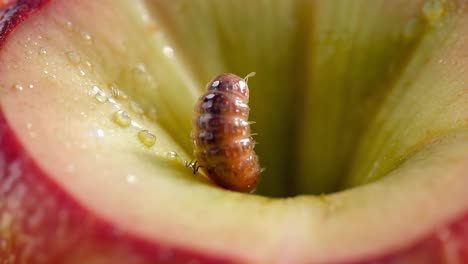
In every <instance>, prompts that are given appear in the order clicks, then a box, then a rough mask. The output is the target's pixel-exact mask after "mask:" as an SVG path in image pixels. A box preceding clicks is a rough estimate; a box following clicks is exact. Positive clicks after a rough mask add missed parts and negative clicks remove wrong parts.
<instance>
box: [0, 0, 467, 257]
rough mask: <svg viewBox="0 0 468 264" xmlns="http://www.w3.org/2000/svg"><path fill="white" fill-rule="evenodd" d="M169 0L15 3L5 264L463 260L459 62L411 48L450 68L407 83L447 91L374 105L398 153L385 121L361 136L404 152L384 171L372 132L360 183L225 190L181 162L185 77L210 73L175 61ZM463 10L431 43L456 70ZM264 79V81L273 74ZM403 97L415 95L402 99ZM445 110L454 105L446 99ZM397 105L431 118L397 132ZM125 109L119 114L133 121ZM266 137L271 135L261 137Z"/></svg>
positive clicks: (191, 80)
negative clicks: (307, 190) (314, 190)
mask: <svg viewBox="0 0 468 264" xmlns="http://www.w3.org/2000/svg"><path fill="white" fill-rule="evenodd" d="M450 3H452V2H450ZM167 5H168V2H166V4H164V3H163V2H158V1H156V2H153V3H149V2H145V1H134V0H128V1H124V0H121V1H111V0H103V1H92V0H69V1H65V0H54V1H52V0H51V1H46V0H43V1H20V2H18V3H16V4H15V5H13V6H11V7H10V9H9V11H8V12H6V13H4V14H8V15H7V16H2V17H3V18H2V24H1V27H0V28H1V33H2V34H1V37H0V41H1V42H0V47H1V49H0V62H1V63H0V76H2V78H1V80H0V87H1V97H0V108H1V113H0V135H1V137H0V146H1V147H0V149H1V150H0V158H1V159H0V160H1V164H2V165H3V166H2V167H1V168H2V170H3V173H2V174H1V177H2V181H1V182H0V197H1V200H0V201H1V203H0V239H1V241H0V243H1V244H0V256H2V259H5V260H7V261H10V262H12V263H21V262H25V263H83V262H84V263H155V262H156V263H457V261H458V262H459V263H463V262H464V261H467V260H468V255H467V252H468V243H467V241H465V240H466V238H467V237H468V234H466V232H467V231H466V230H467V228H466V227H465V226H466V224H467V223H468V198H467V197H466V186H468V175H467V174H466V171H468V164H467V163H466V160H467V159H468V151H467V149H468V148H467V147H468V131H467V130H466V129H464V128H463V126H458V127H455V128H454V129H446V130H442V129H439V127H452V126H449V125H448V124H458V123H457V122H459V120H462V119H463V118H465V116H466V115H465V112H464V111H463V110H465V108H466V107H465V108H463V107H462V102H463V101H462V99H460V100H459V101H457V100H455V101H453V100H450V99H458V98H459V97H457V96H455V95H463V93H462V92H463V89H462V88H463V85H462V84H463V83H464V80H465V78H467V77H464V76H462V75H461V74H460V71H450V69H449V68H448V67H444V66H440V65H439V63H438V61H437V60H436V61H429V62H426V61H425V60H424V59H425V57H424V56H423V55H424V54H423V55H421V56H420V57H421V58H419V57H417V56H416V59H415V60H414V61H412V63H414V64H416V65H420V64H418V62H419V61H418V59H419V60H421V61H424V63H426V64H425V65H429V66H427V68H426V69H428V70H427V71H426V72H424V71H423V72H422V73H421V72H420V73H419V76H423V77H424V78H429V77H427V76H429V75H434V76H436V77H437V76H438V75H439V74H440V75H444V76H445V77H444V78H445V79H444V78H442V80H446V82H445V83H442V84H441V85H440V86H431V85H430V83H429V82H428V81H425V82H424V78H423V77H419V78H420V79H416V81H418V83H420V84H427V86H426V87H430V88H432V89H431V92H433V93H434V94H436V95H437V94H439V93H436V92H440V94H441V95H443V96H442V97H441V98H442V99H444V100H440V101H438V102H436V103H431V104H428V105H427V106H426V105H425V104H423V103H414V97H415V96H423V95H426V94H425V93H424V92H421V91H424V90H421V89H423V88H422V87H421V86H411V87H410V88H411V89H409V88H408V85H406V86H405V85H403V84H402V85H401V86H398V85H396V86H395V87H397V89H395V91H394V93H395V94H392V95H393V96H392V95H389V96H388V97H386V98H389V99H388V100H383V101H384V102H383V103H382V107H381V108H380V109H381V111H380V112H379V114H380V115H381V116H385V117H389V118H388V121H389V125H394V126H395V127H397V128H398V129H395V131H402V132H400V134H399V133H396V132H395V134H392V136H394V137H395V138H396V139H400V140H403V143H401V144H398V146H397V148H395V147H394V145H391V144H390V145H389V144H388V143H386V142H385V141H384V138H385V137H384V136H385V133H390V132H392V131H393V130H391V129H390V128H388V127H384V128H385V129H384V130H383V132H380V130H378V129H377V128H378V126H379V125H381V124H380V123H378V122H377V121H378V120H379V119H376V120H377V121H375V122H374V123H372V122H371V123H370V127H371V128H370V129H369V130H368V131H370V132H368V134H367V136H368V138H376V141H375V142H379V143H381V142H383V143H381V145H380V146H382V147H383V149H390V150H392V151H395V152H398V153H403V154H405V153H406V155H403V156H401V155H400V156H399V155H393V156H392V157H398V158H400V157H403V159H401V160H399V163H398V166H395V167H394V168H392V169H391V170H390V169H386V168H385V166H388V165H387V164H392V163H385V162H383V161H382V160H385V158H388V156H385V154H386V153H388V152H385V153H383V154H382V153H380V154H379V153H378V154H379V155H380V156H381V157H383V158H382V159H381V160H371V159H370V158H369V156H367V154H366V153H367V150H369V149H371V150H372V148H373V147H374V146H373V145H372V144H371V142H370V141H371V140H370V139H368V140H367V137H366V139H365V140H364V143H363V144H362V147H361V149H360V150H359V151H360V152H359V153H358V156H357V158H356V159H357V160H360V159H361V160H362V162H356V164H357V165H356V166H357V167H356V168H354V169H353V171H356V173H355V175H358V176H356V177H354V176H350V177H349V179H348V180H347V183H346V184H347V185H348V186H357V187H355V188H352V189H346V190H343V191H340V192H336V193H333V194H327V195H323V196H315V195H300V196H297V197H294V198H268V197H264V196H258V195H247V194H240V193H236V192H230V191H227V190H223V189H220V188H219V187H216V186H215V185H213V184H212V183H211V182H209V181H208V180H207V179H206V178H204V177H203V176H202V175H195V176H194V175H192V174H191V170H190V169H189V168H186V167H185V166H184V164H183V162H182V161H183V160H189V159H190V157H191V154H190V153H191V142H190V136H189V131H190V129H191V127H190V120H191V116H192V110H193V104H192V103H194V102H195V100H196V98H197V97H198V96H199V95H200V94H201V92H202V90H201V88H202V87H203V83H202V81H203V80H198V79H203V78H197V77H195V76H197V75H196V74H194V72H196V70H199V71H203V69H196V70H190V69H189V66H187V65H190V63H181V60H182V59H180V58H179V57H178V55H179V53H178V52H179V51H181V49H179V48H177V47H178V46H176V45H172V43H171V42H170V41H169V39H170V38H169V37H168V36H166V35H165V34H164V33H162V32H161V31H159V30H157V29H158V27H159V26H162V25H165V24H164V22H159V21H164V19H165V18H164V17H163V16H162V15H157V14H158V13H157V10H164V7H165V6H166V7H167ZM158 8H160V9H158ZM150 10H153V11H150ZM4 12H5V11H4ZM167 13H168V14H170V12H167ZM83 14H86V16H83ZM90 18H92V19H90ZM156 18H159V19H160V20H157V19H156ZM456 18H457V19H456V23H454V24H450V25H451V26H452V28H454V29H453V30H454V31H455V30H456V32H457V34H456V35H451V37H452V39H450V38H448V39H449V40H448V43H452V44H451V45H447V46H446V47H445V49H440V50H439V53H438V56H440V57H441V58H444V59H445V60H447V61H450V62H451V65H455V66H456V67H455V66H453V67H455V68H457V69H459V67H461V68H463V66H464V65H465V64H466V62H463V61H462V60H461V59H460V58H459V56H458V55H459V54H458V53H454V52H451V50H452V49H453V48H455V47H456V48H458V49H460V48H462V47H463V46H466V45H465V44H466V43H467V42H468V39H467V37H465V36H468V34H466V33H468V32H467V31H468V17H467V16H466V14H465V13H463V12H459V13H457V16H456ZM157 21H158V22H157ZM165 21H168V20H165ZM159 23H161V24H159ZM171 24H172V25H177V23H171ZM166 27H169V26H166ZM174 30H175V29H174ZM434 34H435V33H434ZM436 35H437V34H436ZM442 35H443V34H442ZM427 39H428V40H427V42H428V43H425V42H424V41H422V42H421V43H422V44H421V45H429V46H430V44H431V41H434V39H437V38H435V37H434V38H432V37H430V34H429V35H428V37H427ZM178 43H179V45H182V44H180V43H182V42H181V41H179V42H178ZM186 52H187V54H189V53H190V50H188V51H186ZM187 56H188V57H190V55H187ZM191 58H192V59H193V58H196V57H191ZM272 60H274V58H272ZM188 61H189V60H188ZM275 62H278V61H275ZM463 63H464V64H463ZM438 67H439V68H438ZM408 68H409V69H414V68H415V66H411V67H409V66H408ZM207 72H209V71H207ZM220 72H221V70H220ZM434 73H435V74H434ZM204 74H205V73H200V75H198V76H203V75H204ZM403 76H405V75H403ZM455 77H459V78H456V80H457V82H455V81H453V80H454V78H455ZM263 78H265V77H263ZM407 78H409V76H408V77H407ZM415 78H416V77H415ZM432 78H435V77H432ZM208 79H209V78H208ZM267 79H268V80H266V79H261V80H262V81H263V80H264V81H265V82H266V83H269V82H272V81H271V77H269V78H267ZM429 80H433V79H429ZM283 81H284V80H283ZM419 81H421V82H419ZM256 82H257V83H263V82H260V81H255V79H252V84H251V85H250V86H251V87H258V90H257V93H260V92H264V93H268V92H270V90H268V89H278V90H274V91H271V92H272V93H278V91H280V90H281V89H285V88H282V87H276V86H269V85H265V86H261V85H255V83H256ZM311 83H313V82H311ZM116 87H119V90H116ZM272 87H273V88H272ZM275 87H276V88H275ZM413 87H416V88H413ZM252 89H254V88H252ZM418 89H419V90H418ZM404 91H416V92H414V94H410V96H402V95H399V93H402V92H404ZM417 91H419V92H417ZM426 91H427V90H426ZM444 91H445V92H444ZM447 91H448V92H447ZM283 92H284V91H283ZM124 93H125V94H124ZM400 96H401V97H400ZM181 98H183V99H181ZM395 98H397V99H395ZM429 99H430V98H429ZM255 100H261V98H258V99H255ZM275 100H277V98H276V99H275ZM267 102H268V101H267ZM398 102H400V103H398ZM401 102H403V103H401ZM252 103H254V99H252ZM270 103H272V102H270ZM267 105H268V104H266V106H267ZM408 105H412V106H414V109H410V107H409V106H408ZM453 105H456V106H458V107H457V108H450V107H451V106H453ZM460 105H461V106H460ZM253 106H255V104H254V105H253ZM266 106H264V107H266ZM434 106H438V107H439V108H436V109H438V110H440V111H439V112H437V113H438V114H439V115H435V114H436V113H434V112H433V111H432V112H431V111H429V110H430V109H426V108H425V107H427V108H429V107H434ZM270 107H271V105H270ZM402 107H404V109H410V110H408V112H407V113H408V115H407V116H409V117H412V116H414V115H412V114H413V113H421V111H423V110H425V112H424V113H428V114H427V116H421V117H420V118H418V119H416V120H419V123H418V122H416V123H417V124H416V125H413V126H409V127H410V128H411V129H408V130H404V129H403V128H405V127H406V126H407V125H408V123H410V121H413V120H414V119H408V118H407V119H404V118H403V119H402V114H401V113H400V114H397V113H399V111H403V109H402ZM119 110H123V111H125V112H126V113H128V115H129V116H130V118H131V121H132V122H131V123H130V124H129V123H128V122H127V121H128V120H127V119H126V117H125V116H122V115H119V114H118V113H119ZM442 110H446V111H442ZM449 110H450V111H449ZM455 110H456V111H455ZM142 112H145V114H143V113H142ZM270 115H271V113H270ZM260 116H261V115H260ZM434 117H438V119H437V118H434ZM452 117H453V119H451V118H452ZM260 120H261V119H260ZM399 120H403V121H405V122H403V121H402V122H401V123H398V122H397V121H399ZM408 120H409V121H408ZM434 120H435V121H436V122H432V123H434V124H436V125H434V126H431V123H430V122H429V121H434ZM423 121H424V122H423ZM421 127H429V128H433V129H434V130H433V131H435V132H431V133H432V134H431V133H429V134H430V135H431V137H421V135H420V134H417V133H416V132H415V131H422V132H421V133H423V134H424V135H426V134H427V133H426V132H427V131H426V130H421ZM304 129H305V131H308V129H307V128H304ZM142 130H148V131H150V133H152V134H153V135H155V136H156V141H155V142H154V144H152V142H151V141H144V140H143V141H142V140H141V138H139V136H138V135H139V133H140V132H141V131H142ZM263 131H268V130H262V131H259V132H263ZM389 131H390V132H389ZM441 131H442V132H444V133H442V132H441ZM436 132H437V133H436ZM380 133H383V134H380ZM425 133H426V134H425ZM434 135H435V136H434ZM422 139H424V140H422ZM366 141H369V143H367V142H366ZM148 142H149V143H148ZM418 142H422V143H421V144H416V143H418ZM307 143H308V144H309V143H310V142H308V141H307ZM369 146H370V147H369ZM377 147H378V146H376V148H377ZM392 147H393V148H392ZM405 151H406V152H405ZM371 153H373V152H371ZM390 153H391V152H390ZM408 153H410V154H411V155H409V154H408ZM304 155H305V154H304ZM379 155H377V157H378V156H379ZM261 157H262V156H261ZM280 157H281V156H280ZM276 159H277V158H276ZM372 161H375V162H376V164H377V165H376V166H377V167H378V164H383V165H382V166H383V167H378V168H379V170H381V171H384V172H385V173H380V174H385V176H386V177H384V178H380V179H379V180H378V181H374V182H371V183H368V184H366V185H360V184H359V183H362V182H367V181H366V180H362V179H359V177H360V176H359V175H361V173H360V172H361V171H364V172H368V171H371V172H372V170H366V169H365V168H366V166H368V165H369V164H372ZM379 161H380V162H381V163H378V162H379ZM268 162H271V160H267V163H268ZM361 164H362V168H361V167H359V166H361ZM358 165H359V166H358ZM267 169H268V167H267ZM357 172H359V173H357ZM298 173H300V174H301V172H298ZM274 174H275V172H273V173H272V175H274ZM265 177H267V176H265ZM372 178H373V177H371V179H372ZM358 185H359V186H358Z"/></svg>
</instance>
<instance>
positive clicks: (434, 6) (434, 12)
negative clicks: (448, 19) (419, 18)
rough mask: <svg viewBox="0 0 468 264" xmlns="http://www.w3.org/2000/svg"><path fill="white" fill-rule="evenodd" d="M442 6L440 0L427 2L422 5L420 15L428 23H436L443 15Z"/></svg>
mask: <svg viewBox="0 0 468 264" xmlns="http://www.w3.org/2000/svg"><path fill="white" fill-rule="evenodd" d="M444 11H445V10H444V6H443V4H442V3H441V1H440V0H428V1H427V2H426V3H424V6H423V8H422V13H423V16H424V18H426V20H427V21H428V22H429V23H434V22H436V21H437V20H438V19H439V18H441V17H442V15H443V14H444Z"/></svg>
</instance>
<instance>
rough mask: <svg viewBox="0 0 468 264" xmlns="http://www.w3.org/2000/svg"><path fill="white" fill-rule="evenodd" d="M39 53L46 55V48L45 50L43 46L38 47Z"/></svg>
mask: <svg viewBox="0 0 468 264" xmlns="http://www.w3.org/2000/svg"><path fill="white" fill-rule="evenodd" d="M39 55H41V56H45V55H47V50H46V49H45V48H43V47H42V48H40V49H39Z"/></svg>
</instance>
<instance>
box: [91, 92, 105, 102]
mask: <svg viewBox="0 0 468 264" xmlns="http://www.w3.org/2000/svg"><path fill="white" fill-rule="evenodd" d="M94 98H96V101H98V102H99V103H105V102H106V101H107V96H106V94H105V93H104V92H103V91H99V92H98V93H97V94H96V95H95V96H94Z"/></svg>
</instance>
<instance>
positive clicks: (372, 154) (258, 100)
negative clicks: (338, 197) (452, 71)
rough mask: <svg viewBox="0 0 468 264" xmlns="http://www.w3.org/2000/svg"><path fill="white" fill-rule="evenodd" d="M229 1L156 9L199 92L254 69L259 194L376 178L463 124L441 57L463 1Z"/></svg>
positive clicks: (331, 188)
mask: <svg viewBox="0 0 468 264" xmlns="http://www.w3.org/2000/svg"><path fill="white" fill-rule="evenodd" d="M209 8H212V10H214V11H213V12H212V13H210V15H200V14H204V13H203V12H205V11H206V10H208V9H209ZM221 8H222V5H218V4H212V5H207V6H203V7H200V8H198V9H192V10H189V9H184V5H183V4H180V5H171V4H164V3H162V2H158V5H154V8H153V9H152V11H153V13H154V14H155V16H156V17H157V18H158V19H159V21H160V22H161V23H162V25H163V30H164V31H165V32H166V33H167V34H168V36H169V37H170V39H171V40H172V41H173V45H174V47H175V48H176V53H177V54H178V55H179V56H180V57H179V58H180V59H181V60H182V61H183V62H185V63H186V65H188V67H189V70H190V72H191V73H192V74H193V76H194V77H195V78H196V81H197V87H198V89H199V94H201V93H202V91H203V89H204V85H205V83H207V81H208V80H210V79H211V78H212V77H213V76H215V75H217V74H218V73H220V72H233V73H236V74H238V75H241V76H242V75H246V74H248V73H249V72H251V71H255V72H256V73H257V75H256V76H255V77H253V78H251V79H250V80H249V87H250V90H251V98H250V106H251V120H252V121H255V122H256V124H255V125H253V126H252V129H253V131H254V132H255V133H257V134H258V135H257V136H255V140H256V141H257V142H259V145H257V147H256V150H257V153H258V154H259V157H260V161H261V164H262V166H263V167H264V168H265V169H266V170H265V172H264V173H263V176H262V179H261V183H260V185H259V187H258V190H257V194H260V195H266V196H274V197H288V196H295V195H299V194H323V193H331V192H336V191H340V190H343V189H347V188H350V187H353V186H358V185H362V184H365V183H368V182H372V181H375V180H377V179H380V178H382V177H384V176H385V175H387V174H388V173H389V172H390V171H392V170H393V169H394V168H396V167H397V166H398V165H399V164H400V163H401V162H402V160H405V159H406V158H407V157H408V156H410V155H411V154H412V153H414V151H415V150H416V149H418V148H421V146H424V145H425V142H427V141H429V140H430V139H431V138H433V137H437V136H439V135H442V134H444V133H445V132H446V130H450V129H453V128H456V127H460V126H462V123H464V121H463V119H462V118H461V117H460V116H457V115H451V113H450V112H449V111H448V110H447V107H448V105H449V104H453V103H454V102H453V101H452V100H454V98H453V97H451V96H453V94H450V93H451V92H449V90H448V89H447V88H448V86H449V83H451V82H452V80H453V79H451V78H452V77H444V78H442V79H441V76H446V72H447V71H448V69H449V68H450V65H447V63H445V64H444V63H441V62H446V61H447V60H448V58H449V57H450V56H452V55H453V54H450V52H449V50H450V49H452V48H453V46H454V45H457V44H456V43H455V42H456V39H454V37H453V36H452V33H453V31H454V30H455V28H456V27H457V23H458V22H457V21H458V18H457V14H458V12H459V10H460V6H459V5H458V4H457V3H455V1H449V2H444V3H442V2H438V1H410V2H408V3H406V4H405V8H404V10H402V8H401V6H400V4H398V3H382V2H366V4H365V5H364V4H359V3H341V4H340V5H336V4H335V3H334V2H330V3H327V2H326V1H323V2H319V3H313V4H312V3H308V2H307V1H304V2H301V4H299V5H295V6H294V7H290V6H283V5H281V4H279V3H275V4H272V6H271V7H269V8H265V10H264V12H262V13H263V14H262V17H261V18H259V17H258V16H256V15H255V14H254V11H253V10H250V9H249V8H246V9H236V8H234V9H233V11H232V12H222V11H221ZM181 10H183V11H181ZM177 12H183V14H184V16H183V18H181V17H179V16H176V15H175V14H177ZM234 18H235V19H234ZM187 24H190V25H192V26H190V27H187V26H186V25H187ZM451 47H452V48H451ZM444 65H445V68H444ZM453 78H454V77H453ZM453 89H454V90H455V89H461V86H459V87H458V88H453ZM436 97H438V98H439V99H440V100H436V99H435V98H436ZM458 107H461V108H463V107H462V106H461V105H459V106H458ZM451 108H456V107H455V106H451ZM187 151H188V152H190V147H187Z"/></svg>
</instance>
